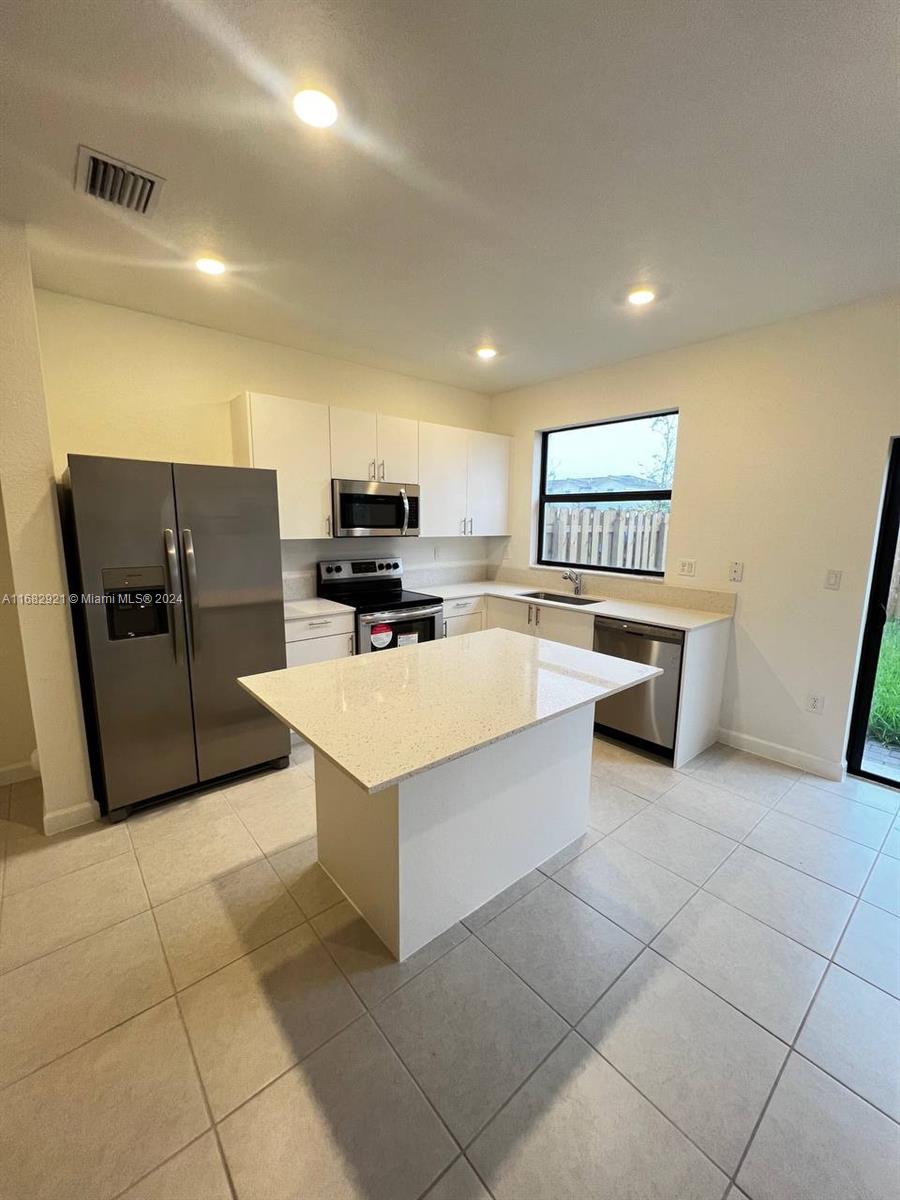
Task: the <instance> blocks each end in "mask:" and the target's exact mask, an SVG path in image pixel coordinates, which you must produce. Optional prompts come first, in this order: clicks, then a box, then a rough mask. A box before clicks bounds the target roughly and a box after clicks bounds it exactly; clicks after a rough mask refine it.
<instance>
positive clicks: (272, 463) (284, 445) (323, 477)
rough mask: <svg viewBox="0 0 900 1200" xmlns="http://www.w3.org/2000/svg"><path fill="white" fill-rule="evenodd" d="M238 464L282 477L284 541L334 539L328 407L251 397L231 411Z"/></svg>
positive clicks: (280, 510)
mask: <svg viewBox="0 0 900 1200" xmlns="http://www.w3.org/2000/svg"><path fill="white" fill-rule="evenodd" d="M232 416H233V430H234V448H235V462H236V463H237V464H238V465H241V466H252V467H269V468H271V469H273V470H275V471H277V472H278V518H279V523H280V525H281V540H282V541H292V540H294V539H298V538H323V537H330V536H331V453H330V438H329V433H328V407H327V405H325V404H310V403H308V402H307V401H305V400H287V399H285V398H284V397H283V396H266V395H263V394H262V393H260V392H251V393H249V394H248V395H246V396H241V397H238V399H237V400H236V401H235V402H234V405H233V408H232Z"/></svg>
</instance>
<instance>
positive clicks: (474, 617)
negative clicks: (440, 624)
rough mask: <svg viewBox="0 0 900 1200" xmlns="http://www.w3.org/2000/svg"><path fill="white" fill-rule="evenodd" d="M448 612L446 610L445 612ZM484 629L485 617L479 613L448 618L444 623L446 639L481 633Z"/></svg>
mask: <svg viewBox="0 0 900 1200" xmlns="http://www.w3.org/2000/svg"><path fill="white" fill-rule="evenodd" d="M444 611H445V612H446V609H445V610H444ZM483 628H484V617H483V616H482V614H481V613H480V612H478V613H463V614H462V616H459V617H452V616H451V617H447V618H446V620H445V621H444V629H445V631H446V632H445V636H446V637H458V636H459V635H460V634H461V633H480V632H481V630H482V629H483Z"/></svg>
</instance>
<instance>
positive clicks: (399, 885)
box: [240, 629, 660, 959]
mask: <svg viewBox="0 0 900 1200" xmlns="http://www.w3.org/2000/svg"><path fill="white" fill-rule="evenodd" d="M659 673H660V672H659V670H658V669H657V668H654V667H648V666H643V665H641V664H638V663H633V662H627V661H625V660H624V659H618V658H611V657H609V656H607V655H602V654H595V653H593V652H592V651H590V650H582V649H580V648H578V647H575V646H567V645H562V644H560V643H558V642H551V641H547V640H545V639H543V638H534V637H528V636H525V635H523V634H520V633H513V632H511V631H510V630H505V629H490V630H485V631H483V632H479V633H472V634H467V635H464V636H461V637H456V638H450V639H443V640H438V641H433V642H427V643H424V644H422V645H417V646H406V647H402V648H400V649H395V650H391V651H389V652H387V653H383V654H366V655H359V656H356V657H354V658H346V659H338V660H335V661H331V662H322V663H316V664H313V665H310V666H304V667H294V668H289V669H287V670H281V671H270V672H268V673H266V674H263V675H252V676H248V677H246V678H243V679H241V680H240V683H241V685H242V686H243V687H244V688H246V690H247V691H248V692H249V693H250V694H251V695H252V696H255V697H256V699H257V700H259V701H260V702H261V703H262V704H263V705H264V706H265V707H266V708H267V709H268V710H269V711H270V712H272V713H274V714H275V716H277V717H279V718H280V719H281V720H282V721H283V722H284V723H285V724H286V725H289V726H290V727H291V728H292V729H294V730H295V731H296V732H297V733H298V734H300V735H301V736H302V737H304V738H305V739H306V740H307V741H308V742H310V743H311V744H312V746H313V747H314V749H315V759H316V815H317V824H318V852H319V862H320V864H321V866H322V867H323V868H324V870H325V871H326V872H327V873H328V874H329V875H330V876H331V878H332V879H333V880H334V881H335V883H336V884H337V885H338V887H340V889H341V890H342V891H343V892H344V894H345V895H346V896H347V898H348V899H349V900H350V901H351V903H352V904H353V905H354V907H355V908H356V909H357V910H358V911H359V912H360V913H361V914H362V916H363V917H364V918H365V920H366V921H367V922H368V923H369V925H370V926H371V927H372V928H373V929H374V930H375V932H376V933H377V934H378V936H379V937H380V938H381V940H382V941H383V942H384V943H385V945H386V946H387V947H388V948H389V949H390V950H391V952H392V953H393V954H394V955H396V957H397V958H400V959H403V958H407V957H408V956H409V955H410V954H412V953H414V952H415V951H416V950H418V949H419V947H421V946H423V945H425V944H426V943H427V942H430V941H431V940H432V939H433V938H435V937H437V936H438V935H439V934H440V933H443V932H444V930H446V929H448V928H449V927H450V926H451V925H453V924H454V923H455V922H456V921H458V920H459V919H460V918H461V917H464V916H466V915H467V914H468V913H470V912H472V911H473V909H476V908H478V907H480V906H481V905H482V904H484V903H486V902H487V901H488V900H490V899H491V898H492V897H493V896H495V895H496V894H497V893H498V892H500V891H502V890H503V889H504V888H506V887H508V886H509V885H510V884H511V883H513V882H515V880H516V879H518V878H520V877H521V876H522V875H524V874H526V873H527V872H528V871H530V870H532V869H533V868H534V867H536V866H538V865H539V864H540V863H542V862H544V861H545V860H546V859H548V858H549V857H550V856H551V855H553V854H555V853H556V852H557V851H559V850H561V849H562V848H563V847H564V846H567V845H568V844H569V843H570V842H572V841H574V840H575V839H576V838H578V837H580V836H581V834H583V833H584V832H585V830H586V828H587V819H588V804H589V798H590V777H591V751H592V744H593V718H594V703H595V701H597V700H599V699H602V698H604V697H606V696H610V695H612V694H614V693H615V692H620V691H623V690H624V689H625V688H630V687H635V686H638V685H640V684H641V683H643V682H644V681H645V680H647V679H650V678H652V676H654V675H658V674H659Z"/></svg>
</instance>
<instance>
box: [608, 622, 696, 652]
mask: <svg viewBox="0 0 900 1200" xmlns="http://www.w3.org/2000/svg"><path fill="white" fill-rule="evenodd" d="M594 629H595V630H599V629H609V630H612V631H614V632H615V633H625V634H628V635H629V636H631V637H639V638H649V639H651V640H652V641H654V642H671V643H672V644H673V645H675V646H681V645H683V644H684V631H683V630H681V629H666V628H665V626H663V625H646V624H645V623H644V622H643V621H620V620H618V619H617V618H616V617H594Z"/></svg>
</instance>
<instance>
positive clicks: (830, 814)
mask: <svg viewBox="0 0 900 1200" xmlns="http://www.w3.org/2000/svg"><path fill="white" fill-rule="evenodd" d="M778 811H779V812H783V813H787V814H788V816H790V817H797V818H798V819H799V820H801V821H809V823H810V824H811V825H817V826H818V827H819V828H820V829H827V830H828V831H829V832H830V833H837V834H840V836H841V837H845V838H850V840H851V841H853V842H861V843H862V845H863V846H870V847H871V848H872V849H873V850H878V849H879V847H880V846H881V843H882V842H883V841H884V835H885V834H886V833H887V831H888V830H889V829H890V827H891V821H892V820H893V818H892V817H891V814H890V813H886V812H881V810H880V809H877V808H872V807H871V806H870V805H868V804H858V803H857V802H856V801H855V800H847V799H846V798H845V797H844V796H840V795H838V794H837V793H836V792H826V791H823V790H822V789H821V788H817V787H810V786H809V785H808V784H806V783H803V782H802V781H800V782H798V783H795V784H794V786H793V787H792V788H791V789H790V790H789V791H788V792H787V794H786V795H784V796H783V797H782V798H781V799H780V800H779V801H778Z"/></svg>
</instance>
